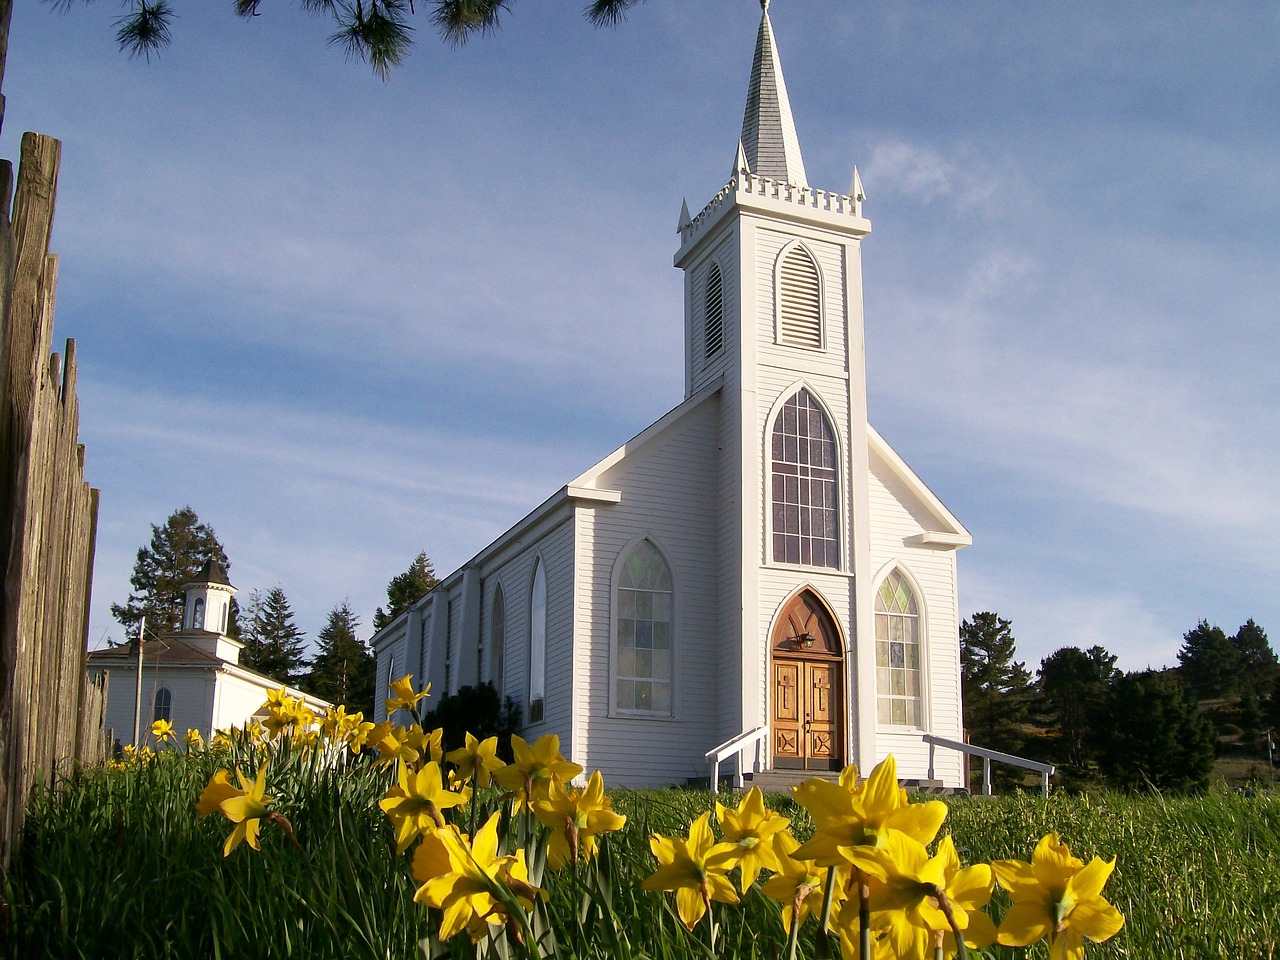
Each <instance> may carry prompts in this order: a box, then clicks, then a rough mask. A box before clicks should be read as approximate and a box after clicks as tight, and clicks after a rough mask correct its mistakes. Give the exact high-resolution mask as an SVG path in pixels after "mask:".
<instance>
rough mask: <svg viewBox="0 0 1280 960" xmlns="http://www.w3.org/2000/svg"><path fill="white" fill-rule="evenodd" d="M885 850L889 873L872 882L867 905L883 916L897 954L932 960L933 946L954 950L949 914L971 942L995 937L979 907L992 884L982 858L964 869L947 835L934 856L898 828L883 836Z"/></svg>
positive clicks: (986, 942) (980, 943) (980, 944)
mask: <svg viewBox="0 0 1280 960" xmlns="http://www.w3.org/2000/svg"><path fill="white" fill-rule="evenodd" d="M885 850H886V852H887V854H888V857H887V862H888V863H889V871H888V873H889V876H888V879H887V880H886V881H885V882H884V883H883V884H879V883H877V884H876V885H875V886H874V888H873V890H872V895H871V903H870V906H871V909H872V911H873V913H875V914H876V915H877V917H878V918H883V925H884V927H885V929H886V939H887V940H888V943H889V945H890V947H891V948H892V949H893V951H894V954H895V956H898V957H902V958H904V960H907V958H914V960H932V957H933V956H934V955H935V950H936V947H937V946H941V947H943V950H944V952H949V953H954V952H955V949H956V946H955V935H954V933H953V932H952V927H951V920H952V919H954V920H955V925H956V927H957V928H959V929H960V930H961V931H963V932H964V938H965V943H966V944H968V945H969V946H972V947H985V946H989V945H990V944H992V943H994V942H995V938H996V928H995V925H994V924H993V923H992V922H991V920H990V918H988V917H987V915H986V914H984V913H982V912H980V911H981V908H982V907H984V906H986V904H987V902H988V901H989V900H990V899H991V890H992V888H993V887H994V886H995V881H994V879H993V878H992V876H991V868H990V867H989V866H987V865H986V864H985V863H982V864H976V865H974V866H972V867H964V868H962V867H961V865H960V857H959V856H958V855H957V854H956V848H955V843H954V842H953V841H952V839H951V837H949V836H947V837H943V838H942V841H941V842H940V843H939V844H938V852H937V854H936V855H935V856H933V857H930V856H929V854H928V851H926V850H925V848H924V847H923V846H922V845H920V844H919V843H917V842H916V841H915V840H912V839H911V838H910V837H907V836H905V835H904V834H901V833H897V832H894V833H891V834H889V836H888V837H887V838H886V846H885ZM948 914H950V917H948Z"/></svg>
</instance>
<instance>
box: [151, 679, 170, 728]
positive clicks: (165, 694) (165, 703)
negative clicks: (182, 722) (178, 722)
mask: <svg viewBox="0 0 1280 960" xmlns="http://www.w3.org/2000/svg"><path fill="white" fill-rule="evenodd" d="M172 714H173V694H172V693H170V692H169V688H168V687H161V688H160V689H158V690H157V691H156V696H155V701H154V704H153V707H152V710H151V722H152V723H154V722H155V721H157V720H168V719H169V718H170V717H171V716H172Z"/></svg>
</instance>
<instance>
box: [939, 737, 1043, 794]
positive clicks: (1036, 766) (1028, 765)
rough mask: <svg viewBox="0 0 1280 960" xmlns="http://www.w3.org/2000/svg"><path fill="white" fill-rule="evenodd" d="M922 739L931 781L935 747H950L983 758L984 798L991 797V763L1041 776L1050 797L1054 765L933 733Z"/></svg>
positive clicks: (1041, 783) (1041, 784)
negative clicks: (927, 751) (926, 750)
mask: <svg viewBox="0 0 1280 960" xmlns="http://www.w3.org/2000/svg"><path fill="white" fill-rule="evenodd" d="M921 739H922V740H924V742H925V743H927V744H928V745H929V779H930V780H932V779H934V776H933V755H934V748H935V747H949V748H950V749H952V750H959V751H960V752H961V753H967V754H970V755H971V756H975V757H981V758H982V794H983V796H986V797H989V796H991V761H992V760H995V761H996V762H997V763H1007V764H1009V765H1010V766H1014V767H1023V768H1025V769H1027V770H1034V771H1035V772H1036V773H1038V774H1040V788H1041V790H1043V792H1044V795H1045V796H1046V797H1047V796H1048V795H1049V778H1050V777H1052V776H1053V771H1054V766H1053V764H1052V763H1041V762H1040V761H1039V760H1028V759H1027V758H1026V757H1015V756H1014V755H1013V754H1012V753H1001V752H1000V751H999V750H992V749H990V748H989V747H975V746H974V745H973V744H971V743H962V742H961V741H959V740H948V739H947V738H946V737H935V736H934V735H933V734H931V733H926V734H923V735H922V736H921Z"/></svg>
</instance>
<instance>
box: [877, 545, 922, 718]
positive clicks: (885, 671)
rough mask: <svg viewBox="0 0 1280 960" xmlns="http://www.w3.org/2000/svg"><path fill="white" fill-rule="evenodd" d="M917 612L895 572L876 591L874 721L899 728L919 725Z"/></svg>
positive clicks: (903, 579)
mask: <svg viewBox="0 0 1280 960" xmlns="http://www.w3.org/2000/svg"><path fill="white" fill-rule="evenodd" d="M920 660H921V656H920V610H919V607H918V606H917V604H916V598H915V594H914V593H913V592H912V590H911V586H910V585H909V584H908V583H907V579H906V577H904V576H903V575H902V573H901V571H899V570H894V571H893V572H892V573H891V574H889V576H887V577H885V579H884V582H883V583H881V584H880V589H879V590H877V591H876V719H877V720H878V721H879V722H880V723H883V724H891V725H893V726H899V727H919V726H920V725H921V722H920V721H921V714H922V712H923V711H922V709H921V704H922V690H921V687H920Z"/></svg>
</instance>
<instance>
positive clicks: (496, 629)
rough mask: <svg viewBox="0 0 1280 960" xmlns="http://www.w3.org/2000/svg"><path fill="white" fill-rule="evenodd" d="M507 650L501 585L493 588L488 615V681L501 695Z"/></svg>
mask: <svg viewBox="0 0 1280 960" xmlns="http://www.w3.org/2000/svg"><path fill="white" fill-rule="evenodd" d="M506 652H507V605H506V604H505V603H503V601H502V585H501V584H499V585H498V586H497V587H495V588H494V590H493V606H492V607H491V608H490V615H489V682H490V683H492V684H493V689H495V690H497V691H498V696H499V697H501V696H502V673H503V661H504V659H505V658H506Z"/></svg>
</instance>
